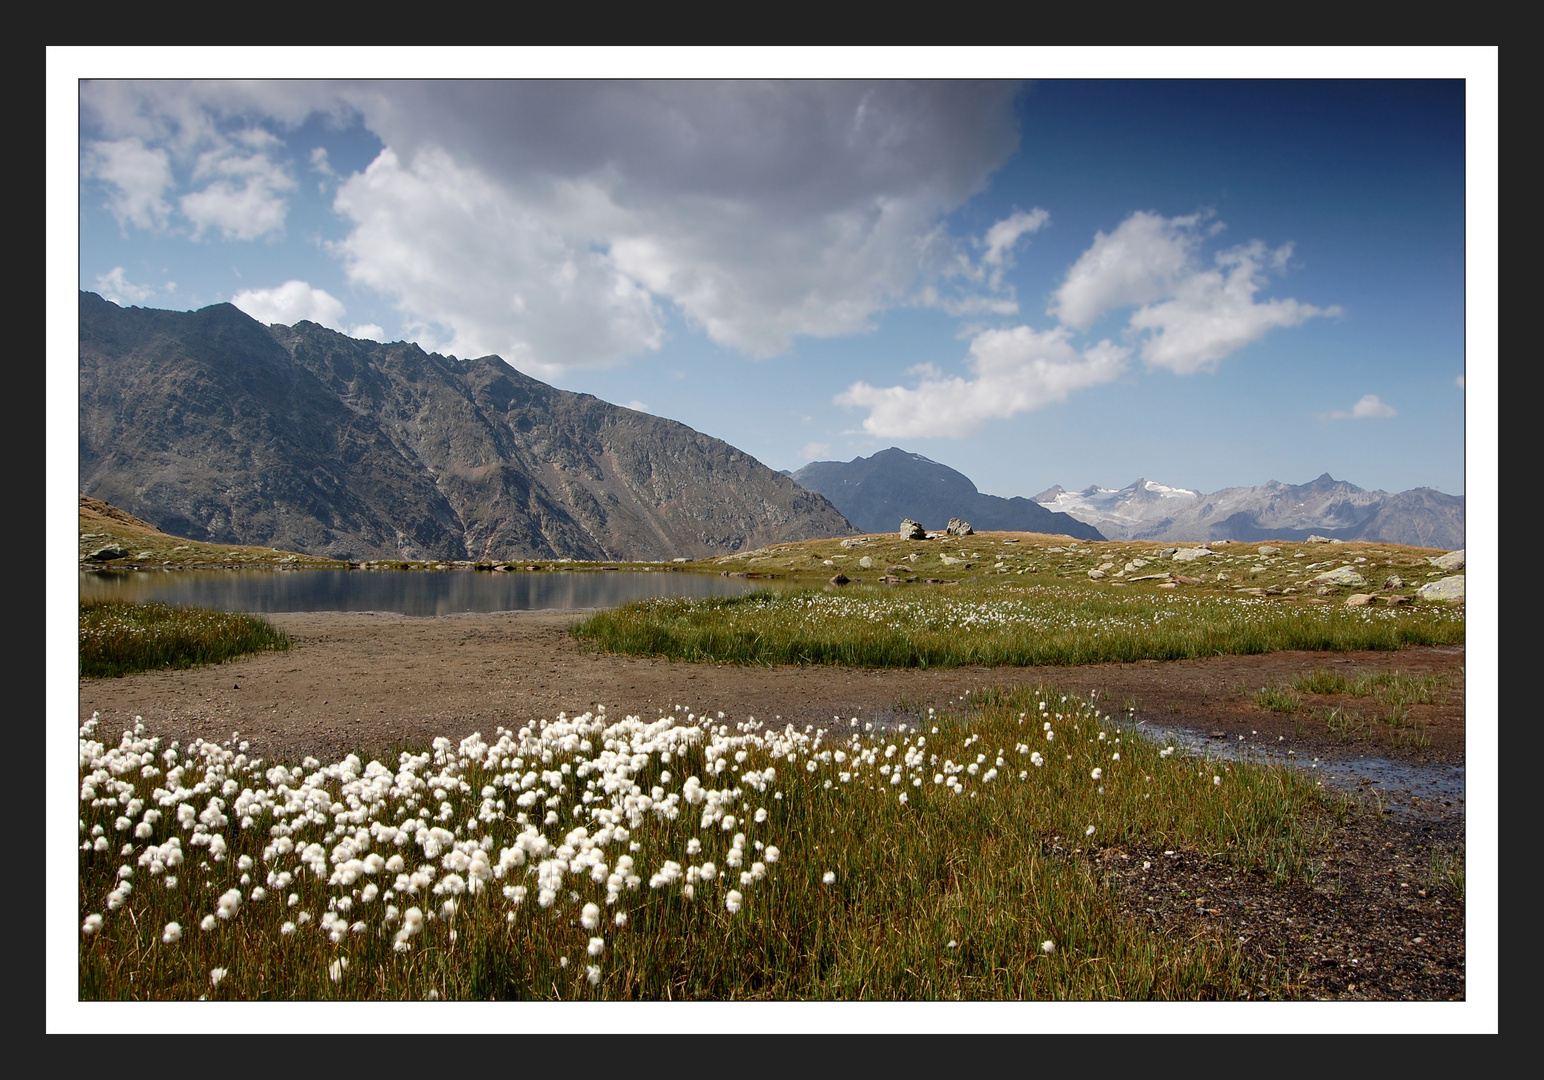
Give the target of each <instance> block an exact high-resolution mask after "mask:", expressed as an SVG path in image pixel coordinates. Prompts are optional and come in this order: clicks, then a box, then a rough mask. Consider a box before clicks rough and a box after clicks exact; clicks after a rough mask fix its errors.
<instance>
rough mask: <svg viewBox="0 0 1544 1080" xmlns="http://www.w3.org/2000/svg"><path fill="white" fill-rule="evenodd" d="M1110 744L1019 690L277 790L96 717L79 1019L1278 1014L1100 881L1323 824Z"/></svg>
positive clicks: (1076, 706) (412, 757) (637, 721)
mask: <svg viewBox="0 0 1544 1080" xmlns="http://www.w3.org/2000/svg"><path fill="white" fill-rule="evenodd" d="M1117 720H1118V718H1117V717H1111V716H1109V715H1101V714H1100V713H1099V711H1098V710H1097V708H1095V707H1094V706H1093V705H1092V704H1090V703H1089V702H1085V701H1080V700H1074V699H1069V698H1067V697H1065V696H1063V695H1060V694H1057V693H1055V692H1053V691H1047V690H1044V689H1040V690H1015V691H1012V692H996V693H988V694H987V695H985V696H984V697H982V698H980V699H979V700H978V701H977V704H976V705H975V706H974V707H973V708H972V709H970V710H968V712H967V713H965V714H962V715H960V716H952V715H951V716H944V715H929V716H927V717H925V718H920V719H919V720H918V722H917V723H916V724H914V725H912V726H910V727H902V728H898V729H893V730H874V729H873V728H872V726H871V725H860V724H859V722H858V721H856V720H854V721H851V722H850V723H845V722H844V723H842V724H839V725H833V727H832V728H831V729H830V730H824V729H811V728H806V729H804V730H794V729H793V728H791V727H787V728H784V729H783V730H774V729H773V728H771V727H768V726H766V725H763V724H761V723H758V722H756V721H754V720H747V721H744V722H742V723H738V724H734V725H732V726H731V725H730V724H728V723H727V722H725V721H724V720H723V719H722V718H721V717H708V716H694V715H690V714H672V715H669V716H665V717H660V718H657V719H654V720H651V721H647V722H646V721H644V720H643V719H641V718H638V717H625V718H618V717H608V716H607V715H606V714H605V713H604V711H600V712H598V713H595V714H590V713H586V714H584V715H582V716H577V717H572V718H569V717H565V716H563V715H561V714H560V715H559V716H558V717H557V718H556V719H555V720H551V721H547V722H543V723H542V724H539V725H535V726H533V727H530V728H526V729H522V730H521V731H518V732H509V731H504V730H499V731H497V732H495V733H494V736H493V739H492V741H491V742H490V741H485V740H484V739H483V738H481V737H480V736H472V737H471V738H468V739H467V740H465V741H463V742H462V743H460V744H459V745H456V744H452V743H451V742H449V741H448V740H444V739H440V740H436V741H435V742H434V744H433V746H432V747H430V748H425V749H423V750H422V752H416V753H415V752H412V751H410V750H404V751H403V752H401V753H400V754H399V755H398V756H397V757H396V759H395V760H391V761H386V762H380V761H369V762H365V761H362V760H361V759H360V758H359V757H358V756H353V755H351V756H349V757H347V758H345V759H344V760H342V761H337V762H330V763H326V764H324V763H322V762H319V761H317V760H315V759H307V760H305V761H302V762H298V763H288V764H284V765H281V764H277V763H269V762H264V761H260V760H253V759H250V758H249V757H248V756H247V754H246V752H245V744H242V743H239V742H238V743H225V744H221V745H214V744H210V743H202V742H195V743H194V744H192V745H189V746H185V747H179V746H177V745H176V744H175V743H174V744H171V745H169V746H168V745H163V744H162V743H161V741H160V740H158V739H157V738H155V737H154V735H153V734H152V733H151V732H149V731H147V730H146V729H145V728H144V727H143V725H139V726H138V727H136V729H135V730H133V731H128V732H123V733H121V737H119V738H117V739H114V738H113V736H114V735H115V734H117V733H113V732H106V731H99V730H98V729H97V722H96V721H95V720H94V719H93V720H92V721H91V722H88V723H87V724H86V725H85V726H84V727H83V728H82V729H81V732H80V780H81V790H80V845H79V846H80V853H79V860H80V865H79V887H80V907H81V917H82V920H83V921H82V925H81V936H80V996H81V998H82V999H89V1000H97V999H136V1000H142V999H197V998H203V997H208V998H211V999H273V1000H289V999H318V1000H325V999H370V1000H395V999H415V1000H421V999H425V998H442V999H479V1000H486V999H489V998H523V999H599V998H611V999H656V1000H661V999H669V1000H683V999H684V1000H692V999H715V1000H728V999H737V1000H738V999H875V1000H902V999H929V1000H953V999H957V998H959V999H1070V1000H1084V999H1088V1000H1093V999H1166V1000H1193V999H1240V998H1252V997H1271V998H1290V997H1292V996H1293V994H1294V975H1295V973H1294V972H1292V971H1290V970H1284V969H1282V968H1281V967H1280V966H1279V965H1276V964H1275V963H1274V962H1271V963H1266V962H1265V961H1261V960H1259V959H1255V960H1250V959H1249V958H1248V957H1246V955H1245V954H1244V953H1243V952H1242V951H1241V950H1240V949H1239V948H1238V947H1237V946H1236V945H1235V944H1233V943H1231V942H1230V941H1229V940H1226V939H1225V938H1224V937H1223V936H1221V935H1220V933H1219V934H1218V935H1216V936H1207V934H1206V933H1204V932H1203V933H1200V934H1199V935H1195V934H1191V933H1188V932H1187V933H1186V934H1173V933H1167V932H1157V931H1155V930H1154V929H1152V928H1149V927H1146V926H1144V925H1142V924H1140V923H1139V922H1137V921H1135V920H1132V919H1131V918H1129V917H1126V916H1125V915H1123V914H1122V912H1121V909H1120V907H1119V905H1118V902H1117V897H1116V896H1115V894H1114V892H1113V891H1112V889H1111V888H1110V887H1109V886H1108V885H1107V884H1106V882H1105V881H1104V880H1103V876H1102V874H1101V872H1100V870H1099V868H1098V867H1099V866H1100V863H1099V862H1098V861H1097V860H1096V859H1095V858H1094V855H1095V853H1096V852H1098V853H1103V854H1104V855H1105V856H1107V857H1120V856H1122V855H1124V853H1125V849H1126V848H1131V849H1133V850H1138V851H1148V852H1151V855H1150V856H1149V858H1150V859H1153V858H1163V857H1164V856H1163V855H1159V854H1158V852H1160V851H1168V852H1170V853H1172V852H1173V851H1174V850H1176V849H1180V850H1184V851H1189V852H1201V853H1204V854H1205V855H1206V856H1207V857H1210V858H1215V859H1220V860H1223V861H1225V862H1227V863H1229V864H1231V865H1232V866H1234V867H1236V870H1237V872H1241V873H1245V874H1253V875H1261V876H1263V877H1264V878H1266V879H1268V880H1274V881H1285V880H1297V879H1302V878H1305V877H1309V876H1311V875H1312V874H1313V873H1314V872H1315V859H1316V851H1317V850H1318V849H1319V846H1320V844H1321V843H1322V842H1323V838H1324V836H1325V834H1326V831H1327V830H1328V829H1329V828H1330V827H1331V826H1332V824H1333V822H1334V821H1335V819H1336V815H1338V814H1343V813H1345V812H1347V807H1346V805H1345V804H1343V803H1340V802H1338V801H1336V800H1335V799H1334V798H1332V797H1330V796H1327V795H1325V794H1324V793H1323V791H1322V789H1321V788H1319V787H1317V786H1316V785H1315V784H1314V783H1313V782H1312V781H1311V780H1309V779H1306V778H1305V777H1303V776H1302V775H1300V774H1298V773H1296V772H1294V771H1292V770H1290V769H1280V768H1274V767H1267V766H1264V765H1256V764H1243V763H1238V762H1217V761H1206V760H1198V759H1195V758H1191V757H1186V756H1185V755H1183V754H1176V753H1174V751H1173V750H1172V749H1171V748H1165V747H1163V746H1161V745H1159V744H1156V743H1153V742H1150V741H1148V740H1147V739H1145V738H1143V737H1139V736H1136V735H1134V734H1132V733H1131V732H1130V730H1123V729H1122V728H1121V727H1120V726H1119V724H1118V723H1117ZM1139 857H1140V856H1139ZM1148 865H1150V863H1149V864H1148ZM1145 868H1146V867H1145V866H1144V871H1145ZM751 957H753V958H755V960H754V962H747V958H751ZM1262 964H1264V965H1265V966H1261V965H1262Z"/></svg>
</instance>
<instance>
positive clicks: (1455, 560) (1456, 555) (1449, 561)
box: [1426, 548, 1464, 570]
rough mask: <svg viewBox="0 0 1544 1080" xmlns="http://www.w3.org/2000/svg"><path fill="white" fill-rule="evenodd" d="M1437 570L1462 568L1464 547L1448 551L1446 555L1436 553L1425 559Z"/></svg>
mask: <svg viewBox="0 0 1544 1080" xmlns="http://www.w3.org/2000/svg"><path fill="white" fill-rule="evenodd" d="M1426 561H1427V562H1429V563H1431V564H1432V565H1433V566H1435V567H1436V568H1437V569H1438V570H1462V569H1463V568H1464V549H1463V548H1459V549H1458V550H1457V551H1450V552H1448V553H1447V554H1446V555H1436V556H1433V557H1432V558H1430V559H1427V560H1426Z"/></svg>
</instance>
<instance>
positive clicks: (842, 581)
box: [831, 574, 852, 585]
mask: <svg viewBox="0 0 1544 1080" xmlns="http://www.w3.org/2000/svg"><path fill="white" fill-rule="evenodd" d="M851 580H852V579H851V578H849V577H848V576H847V575H846V574H837V575H836V576H835V577H834V578H832V579H831V584H832V585H846V584H847V583H848V582H849V581H851Z"/></svg>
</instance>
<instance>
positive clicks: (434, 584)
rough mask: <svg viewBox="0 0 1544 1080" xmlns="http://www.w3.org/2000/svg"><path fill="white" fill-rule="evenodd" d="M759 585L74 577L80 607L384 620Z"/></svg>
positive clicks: (654, 575)
mask: <svg viewBox="0 0 1544 1080" xmlns="http://www.w3.org/2000/svg"><path fill="white" fill-rule="evenodd" d="M758 587H761V588H765V587H767V586H766V583H765V582H759V581H747V580H745V579H743V578H725V577H710V576H707V575H703V574H682V573H670V572H646V571H645V572H639V571H621V570H619V571H614V572H609V573H608V572H604V571H581V572H574V571H564V570H553V571H542V572H540V573H528V572H520V571H517V572H509V573H487V572H479V571H471V570H448V571H432V570H165V571H157V570H140V571H127V572H109V573H84V572H83V573H81V574H80V598H81V599H82V600H99V599H100V600H109V599H110V600H132V601H137V602H140V603H160V604H174V605H177V606H182V607H206V608H214V609H216V610H218V611H249V612H259V613H274V612H281V611H391V612H396V613H398V614H402V615H419V616H427V615H455V614H459V613H462V612H486V611H538V610H546V609H553V608H559V609H561V608H609V607H616V606H617V605H618V604H625V603H627V602H629V601H631V600H642V599H644V598H646V597H651V596H687V597H707V596H738V595H740V594H741V593H746V592H750V591H752V590H754V589H756V588H758Z"/></svg>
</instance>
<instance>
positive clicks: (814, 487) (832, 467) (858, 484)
mask: <svg viewBox="0 0 1544 1080" xmlns="http://www.w3.org/2000/svg"><path fill="white" fill-rule="evenodd" d="M793 478H794V479H795V480H796V481H798V482H799V483H800V484H801V485H803V486H804V487H807V488H809V489H810V490H811V491H818V492H819V493H820V494H822V495H824V496H825V497H826V498H828V499H830V500H831V502H832V503H834V504H835V505H836V507H837V509H838V510H840V511H841V512H842V513H843V514H845V515H846V516H847V520H849V521H851V522H852V523H853V524H854V525H855V526H857V527H858V528H859V529H861V530H862V531H864V532H873V533H878V532H894V531H895V529H896V528H897V527H898V526H899V525H900V523H901V519H902V518H908V517H909V518H912V519H913V520H915V521H918V522H920V523H921V524H922V525H923V526H924V527H926V528H930V529H942V528H943V527H944V526H945V525H947V524H948V522H949V519H950V518H951V517H959V518H964V519H965V520H967V521H969V522H970V523H971V525H972V526H973V527H975V528H977V529H994V530H996V529H1001V530H1008V531H1015V532H1039V533H1053V534H1065V535H1067V536H1075V537H1078V538H1080V539H1084V540H1102V539H1104V537H1103V536H1102V535H1101V534H1100V532H1099V530H1098V529H1097V528H1094V527H1092V526H1090V525H1087V524H1085V523H1084V522H1081V521H1078V520H1077V519H1075V518H1073V517H1070V516H1068V515H1067V514H1062V513H1054V512H1052V511H1050V510H1048V509H1046V508H1045V507H1043V506H1041V505H1040V504H1038V503H1036V502H1034V501H1033V500H1031V499H1025V498H1012V499H1004V498H1002V497H1001V496H998V495H983V494H982V493H981V492H979V491H977V490H976V485H975V484H973V483H971V481H970V479H969V477H967V476H965V475H964V474H963V473H960V472H956V471H955V470H954V469H951V468H949V467H948V466H947V465H940V464H939V463H938V462H936V461H930V460H928V459H927V458H925V457H923V456H922V455H921V454H911V453H907V452H906V451H905V450H900V449H898V448H896V447H893V446H892V447H891V448H890V449H888V450H881V451H880V452H879V453H877V454H874V455H873V456H872V457H867V458H861V457H860V458H854V459H853V460H852V461H812V462H810V463H809V464H808V465H806V466H804V468H802V469H800V470H799V471H798V472H796V473H794V474H793Z"/></svg>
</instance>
